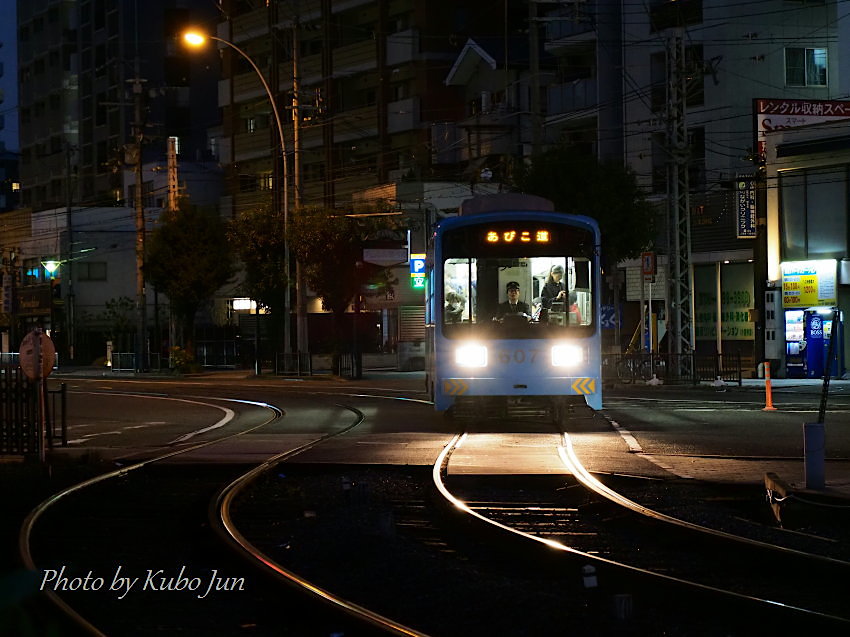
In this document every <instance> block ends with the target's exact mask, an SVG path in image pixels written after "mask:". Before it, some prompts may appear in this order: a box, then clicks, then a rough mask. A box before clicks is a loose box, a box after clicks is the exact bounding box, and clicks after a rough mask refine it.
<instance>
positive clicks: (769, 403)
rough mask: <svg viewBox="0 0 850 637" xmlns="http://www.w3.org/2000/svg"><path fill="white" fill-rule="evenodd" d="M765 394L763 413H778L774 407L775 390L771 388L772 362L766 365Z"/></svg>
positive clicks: (767, 362) (766, 362)
mask: <svg viewBox="0 0 850 637" xmlns="http://www.w3.org/2000/svg"><path fill="white" fill-rule="evenodd" d="M764 392H765V401H766V402H765V405H764V409H762V411H776V407H774V406H773V390H771V388H770V361H765V363H764Z"/></svg>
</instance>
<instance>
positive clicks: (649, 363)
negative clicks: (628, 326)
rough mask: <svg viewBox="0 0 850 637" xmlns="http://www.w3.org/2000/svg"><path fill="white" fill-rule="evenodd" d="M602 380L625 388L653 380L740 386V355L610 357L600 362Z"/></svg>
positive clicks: (636, 355)
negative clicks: (713, 382)
mask: <svg viewBox="0 0 850 637" xmlns="http://www.w3.org/2000/svg"><path fill="white" fill-rule="evenodd" d="M602 377H603V378H604V379H606V380H609V381H618V382H621V383H625V384H631V383H642V382H646V381H650V380H652V379H653V377H654V378H657V379H658V380H660V381H662V382H664V383H666V384H692V385H696V384H699V383H700V382H703V381H714V380H717V379H718V378H719V379H721V380H723V381H724V382H727V383H737V384H738V385H741V384H742V373H741V355H740V354H723V355H718V354H713V355H699V356H697V355H696V354H693V353H691V354H656V353H649V352H641V353H637V354H609V355H608V356H603V358H602Z"/></svg>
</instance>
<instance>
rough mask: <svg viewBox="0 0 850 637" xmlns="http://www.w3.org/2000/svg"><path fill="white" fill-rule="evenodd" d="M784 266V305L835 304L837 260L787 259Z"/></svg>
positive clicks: (802, 306) (803, 306) (804, 306)
mask: <svg viewBox="0 0 850 637" xmlns="http://www.w3.org/2000/svg"><path fill="white" fill-rule="evenodd" d="M781 266H782V307H797V308H806V307H813V306H818V305H827V306H831V305H835V304H836V303H837V302H838V299H837V295H836V288H835V279H836V270H837V262H836V261H835V260H834V259H825V260H822V261H785V262H784V263H782V264H781Z"/></svg>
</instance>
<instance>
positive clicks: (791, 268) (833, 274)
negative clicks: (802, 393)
mask: <svg viewBox="0 0 850 637" xmlns="http://www.w3.org/2000/svg"><path fill="white" fill-rule="evenodd" d="M780 265H781V269H782V314H783V317H784V321H783V325H784V336H785V359H784V365H785V375H786V376H787V377H788V378H822V377H823V375H824V373H825V371H826V370H827V369H828V370H829V374H830V376H831V377H833V378H836V377H840V376H841V375H842V374H843V373H844V328H843V314H842V312H841V310H840V309H839V298H838V286H837V274H838V262H837V261H836V260H835V259H821V260H814V261H785V262H783V263H781V264H780ZM833 337H834V338H835V341H834V342H833V343H830V341H831V340H832V339H833ZM828 361H829V362H828Z"/></svg>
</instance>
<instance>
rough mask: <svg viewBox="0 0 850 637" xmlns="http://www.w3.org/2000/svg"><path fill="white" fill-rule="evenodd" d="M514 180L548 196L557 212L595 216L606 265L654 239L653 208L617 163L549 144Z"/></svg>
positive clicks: (636, 253)
mask: <svg viewBox="0 0 850 637" xmlns="http://www.w3.org/2000/svg"><path fill="white" fill-rule="evenodd" d="M518 181H519V183H518V185H519V187H520V188H521V189H522V190H523V191H524V192H527V193H529V194H534V195H539V196H541V197H546V198H547V199H551V200H552V201H553V202H554V204H555V208H556V210H560V211H563V212H568V213H571V214H581V215H587V216H588V217H592V218H594V219H595V220H596V221H597V222H598V223H599V228H600V231H601V233H602V259H603V264H604V265H605V267H606V269H609V268H613V266H614V265H615V264H616V263H617V262H618V261H620V260H622V259H628V258H634V257H637V256H640V253H641V252H642V251H643V250H646V249H647V248H648V247H649V246H650V245H651V243H652V241H653V239H654V237H655V209H654V207H653V206H652V204H650V203H649V202H648V201H647V200H646V198H645V196H644V193H643V192H642V191H641V189H640V188H639V186H638V184H637V180H636V178H635V175H634V173H633V172H631V170H629V169H628V168H626V167H624V166H622V165H620V164H616V163H604V164H603V163H600V162H598V161H596V160H595V159H593V158H592V157H588V156H586V155H579V154H576V153H574V152H572V151H570V150H569V149H566V148H554V149H551V150H548V151H546V152H544V153H542V154H540V155H538V156H536V157H534V158H533V159H532V161H531V165H530V166H529V167H527V168H526V169H525V170H524V171H523V172H522V173H521V175H520V177H519V180H518Z"/></svg>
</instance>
